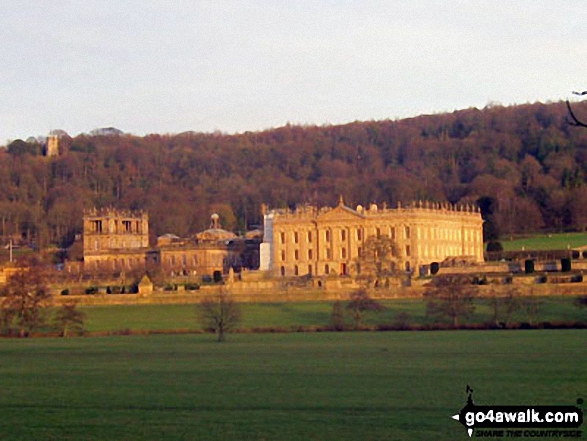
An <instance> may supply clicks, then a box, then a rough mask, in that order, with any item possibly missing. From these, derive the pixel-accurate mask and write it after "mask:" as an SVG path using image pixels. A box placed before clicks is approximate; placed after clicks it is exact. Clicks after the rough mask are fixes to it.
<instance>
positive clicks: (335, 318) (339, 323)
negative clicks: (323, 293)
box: [330, 300, 346, 331]
mask: <svg viewBox="0 0 587 441" xmlns="http://www.w3.org/2000/svg"><path fill="white" fill-rule="evenodd" d="M330 328H331V329H333V330H335V331H344V329H345V328H346V323H345V320H344V306H343V304H342V302H341V301H340V300H338V301H336V302H334V303H333V304H332V311H331V312H330Z"/></svg>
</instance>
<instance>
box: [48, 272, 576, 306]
mask: <svg viewBox="0 0 587 441" xmlns="http://www.w3.org/2000/svg"><path fill="white" fill-rule="evenodd" d="M418 282H421V283H414V284H413V285H412V286H409V287H401V286H392V287H389V288H371V289H369V290H368V292H369V295H370V296H371V297H373V298H375V299H380V300H384V299H409V298H422V297H423V295H424V292H425V290H426V288H427V286H426V284H427V283H428V282H429V280H428V281H422V280H418ZM254 286H255V285H252V284H247V283H245V284H240V283H239V282H236V283H234V284H232V285H211V286H202V287H200V289H198V290H194V291H185V290H178V291H164V290H154V291H152V292H151V293H149V294H141V293H139V294H105V293H100V294H88V295H60V292H61V291H60V290H58V289H56V290H54V291H53V294H54V303H55V304H62V303H67V302H71V301H75V302H78V303H79V304H80V305H149V304H189V303H199V302H201V301H202V300H203V299H204V298H206V297H208V296H210V295H214V294H216V293H219V292H220V291H221V290H225V291H227V292H229V293H230V294H231V295H232V296H233V298H234V299H235V301H237V302H244V303H280V302H314V301H336V300H343V301H345V300H348V299H349V298H350V295H351V294H352V292H353V291H355V290H356V288H355V287H350V286H349V287H345V288H339V289H332V287H331V289H328V288H327V287H322V288H320V289H317V288H315V287H291V286H283V285H280V284H279V283H278V282H276V283H274V284H273V286H272V287H269V285H262V289H260V290H255V289H252V288H253V287H254ZM472 286H475V288H476V289H477V295H479V296H481V297H491V296H505V295H508V294H509V293H510V292H511V288H512V287H515V289H516V291H517V293H518V294H519V295H528V296H530V295H533V296H552V295H555V296H579V295H587V282H579V283H571V282H570V281H569V280H566V281H565V282H563V283H536V278H535V277H530V276H526V277H514V278H513V279H512V283H511V284H503V283H490V284H487V285H472Z"/></svg>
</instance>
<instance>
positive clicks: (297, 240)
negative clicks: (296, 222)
mask: <svg viewBox="0 0 587 441" xmlns="http://www.w3.org/2000/svg"><path fill="white" fill-rule="evenodd" d="M299 241H300V236H299V234H298V232H297V231H296V232H295V233H294V242H295V243H298V242H299Z"/></svg>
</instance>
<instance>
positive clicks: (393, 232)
mask: <svg viewBox="0 0 587 441" xmlns="http://www.w3.org/2000/svg"><path fill="white" fill-rule="evenodd" d="M389 237H391V238H392V239H393V240H395V228H394V227H390V228H389Z"/></svg>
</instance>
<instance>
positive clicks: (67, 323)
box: [53, 302, 86, 338]
mask: <svg viewBox="0 0 587 441" xmlns="http://www.w3.org/2000/svg"><path fill="white" fill-rule="evenodd" d="M85 318H86V314H85V313H84V312H82V311H80V310H78V309H77V303H76V302H73V303H66V304H64V305H63V306H62V307H61V308H59V309H58V310H57V312H56V313H55V317H54V319H53V321H54V323H55V325H57V328H58V329H59V332H60V334H61V336H62V337H65V338H67V337H68V336H69V334H70V332H75V333H77V334H81V333H83V332H84V320H85Z"/></svg>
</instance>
